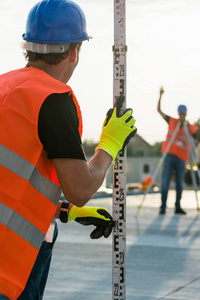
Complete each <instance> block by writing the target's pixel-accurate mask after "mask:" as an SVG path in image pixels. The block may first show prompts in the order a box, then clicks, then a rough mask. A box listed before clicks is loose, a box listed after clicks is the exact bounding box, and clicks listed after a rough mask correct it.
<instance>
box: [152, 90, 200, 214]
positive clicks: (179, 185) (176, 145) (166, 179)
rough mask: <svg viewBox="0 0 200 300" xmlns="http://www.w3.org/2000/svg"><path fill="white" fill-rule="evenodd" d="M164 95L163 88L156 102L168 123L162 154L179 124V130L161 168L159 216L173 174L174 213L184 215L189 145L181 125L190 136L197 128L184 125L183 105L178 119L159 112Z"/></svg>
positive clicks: (162, 212)
mask: <svg viewBox="0 0 200 300" xmlns="http://www.w3.org/2000/svg"><path fill="white" fill-rule="evenodd" d="M163 93H164V89H163V87H161V88H160V97H159V100H158V105H157V111H158V112H159V114H160V115H161V116H162V118H163V119H164V120H165V121H166V122H167V123H168V133H167V137H166V140H165V142H164V143H163V145H162V150H161V151H162V153H164V152H165V151H166V149H167V146H168V145H169V143H170V140H171V138H172V135H173V133H174V131H175V129H176V127H177V125H178V123H180V122H181V123H180V128H179V130H178V132H177V134H176V136H175V138H174V140H173V142H172V144H171V146H170V148H169V150H168V152H167V155H166V157H165V159H164V162H163V168H162V186H161V201H162V203H161V207H160V214H165V212H166V202H167V195H168V190H169V183H170V179H171V175H172V173H173V172H175V176H176V202H175V213H176V214H183V215H185V214H186V212H185V211H184V210H183V209H182V208H181V204H180V201H181V196H182V191H183V182H184V176H185V167H186V162H187V161H188V149H189V147H190V145H188V144H187V141H186V137H185V134H184V130H183V125H185V124H187V126H188V129H189V131H190V133H191V134H192V135H194V134H195V133H196V131H197V129H198V128H197V126H195V125H191V124H189V123H188V122H187V123H186V120H185V118H186V115H187V108H186V106H185V105H182V104H181V105H179V106H178V115H179V118H177V119H175V118H172V117H170V116H168V115H166V114H165V113H163V111H162V110H161V98H162V95H163Z"/></svg>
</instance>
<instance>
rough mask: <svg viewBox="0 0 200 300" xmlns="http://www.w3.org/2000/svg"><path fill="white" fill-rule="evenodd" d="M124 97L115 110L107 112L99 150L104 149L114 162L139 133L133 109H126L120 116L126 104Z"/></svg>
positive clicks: (120, 98) (119, 100) (121, 97)
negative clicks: (123, 105) (123, 104)
mask: <svg viewBox="0 0 200 300" xmlns="http://www.w3.org/2000/svg"><path fill="white" fill-rule="evenodd" d="M124 99H125V98H124V96H120V97H119V98H118V99H117V101H116V104H115V106H114V108H113V109H110V110H109V111H108V112H107V116H106V119H105V121H104V124H103V129H102V133H101V138H100V142H99V145H98V146H97V148H96V150H97V149H104V150H105V151H106V152H108V153H109V154H110V155H111V156H112V158H113V160H114V159H115V157H116V155H117V154H118V152H119V151H120V150H122V149H123V148H124V147H125V146H126V145H127V144H128V142H129V140H130V138H131V137H133V136H134V135H135V133H136V131H137V128H136V127H135V125H134V124H135V119H134V118H133V116H132V109H130V108H128V109H126V110H125V111H124V112H123V114H122V115H120V109H121V107H122V103H123V102H124Z"/></svg>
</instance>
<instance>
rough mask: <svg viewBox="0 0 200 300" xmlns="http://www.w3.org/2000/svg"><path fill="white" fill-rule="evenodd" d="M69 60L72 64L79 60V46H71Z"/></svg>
mask: <svg viewBox="0 0 200 300" xmlns="http://www.w3.org/2000/svg"><path fill="white" fill-rule="evenodd" d="M69 58H70V62H71V63H74V64H75V63H76V62H77V60H78V45H71V47H70V49H69Z"/></svg>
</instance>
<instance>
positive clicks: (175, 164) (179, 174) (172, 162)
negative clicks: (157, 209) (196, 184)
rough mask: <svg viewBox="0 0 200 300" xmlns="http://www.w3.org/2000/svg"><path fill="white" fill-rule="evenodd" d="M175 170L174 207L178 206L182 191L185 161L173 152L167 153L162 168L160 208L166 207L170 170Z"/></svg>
mask: <svg viewBox="0 0 200 300" xmlns="http://www.w3.org/2000/svg"><path fill="white" fill-rule="evenodd" d="M173 171H174V172H175V176H176V202H175V207H176V208H177V209H179V208H180V201H181V196H182V191H183V182H184V177H185V162H184V161H183V160H182V159H180V158H178V157H177V156H175V155H173V154H167V156H166V158H165V160H164V163H163V169H162V187H161V188H162V192H161V193H162V194H161V200H162V205H161V208H165V207H166V202H167V195H168V190H169V183H170V179H171V175H172V172H173Z"/></svg>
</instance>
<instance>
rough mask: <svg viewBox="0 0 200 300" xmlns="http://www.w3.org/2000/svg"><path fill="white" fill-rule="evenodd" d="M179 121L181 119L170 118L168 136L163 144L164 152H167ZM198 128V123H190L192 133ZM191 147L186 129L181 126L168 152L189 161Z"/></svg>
mask: <svg viewBox="0 0 200 300" xmlns="http://www.w3.org/2000/svg"><path fill="white" fill-rule="evenodd" d="M179 121H180V120H179V119H175V118H170V120H169V126H168V133H167V138H166V141H165V142H164V143H163V145H162V153H164V152H165V150H166V148H167V146H168V143H169V142H170V140H171V138H172V135H173V132H174V130H175V128H176V126H177V124H178V123H179ZM197 129H198V127H197V126H196V125H191V124H189V131H190V132H191V134H195V132H196V131H197ZM189 149H190V145H188V143H187V141H186V136H185V133H184V129H183V128H182V127H180V128H179V130H178V132H177V134H176V136H175V138H174V140H173V143H172V145H171V147H170V149H169V151H168V153H170V154H174V155H176V156H177V157H179V158H180V159H182V160H183V161H185V162H187V161H188V151H189Z"/></svg>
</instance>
